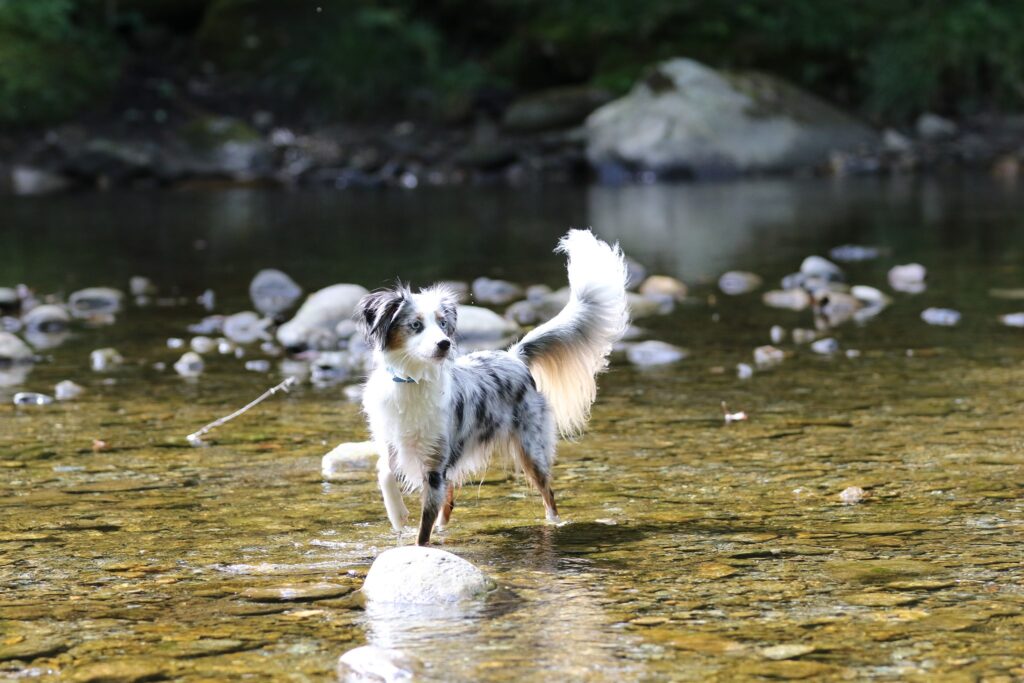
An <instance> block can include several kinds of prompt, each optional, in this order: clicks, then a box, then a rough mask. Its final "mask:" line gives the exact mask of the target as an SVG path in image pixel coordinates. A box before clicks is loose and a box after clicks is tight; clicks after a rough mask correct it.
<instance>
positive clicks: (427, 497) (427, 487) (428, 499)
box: [416, 471, 448, 545]
mask: <svg viewBox="0 0 1024 683" xmlns="http://www.w3.org/2000/svg"><path fill="white" fill-rule="evenodd" d="M447 486H448V482H446V481H445V478H444V477H442V476H441V473H440V472H437V471H430V472H427V476H425V477H424V478H423V514H422V515H421V516H420V533H419V536H418V537H417V538H416V545H427V544H428V543H430V532H431V530H432V529H433V528H434V522H435V521H436V520H437V513H438V512H440V510H441V505H443V504H444V497H445V488H446V487H447Z"/></svg>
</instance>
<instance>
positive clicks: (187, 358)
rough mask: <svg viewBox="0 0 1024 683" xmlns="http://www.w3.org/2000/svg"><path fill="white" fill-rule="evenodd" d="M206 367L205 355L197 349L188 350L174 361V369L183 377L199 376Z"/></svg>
mask: <svg viewBox="0 0 1024 683" xmlns="http://www.w3.org/2000/svg"><path fill="white" fill-rule="evenodd" d="M205 367H206V363H204V362H203V357H202V356H200V355H199V354H198V353H196V352H195V351H186V352H185V353H184V354H182V356H181V358H179V359H178V360H177V361H175V363H174V371H175V372H177V373H178V374H179V375H181V376H182V377H198V376H199V375H201V374H203V370H204V369H205Z"/></svg>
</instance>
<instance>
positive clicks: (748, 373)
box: [736, 363, 754, 379]
mask: <svg viewBox="0 0 1024 683" xmlns="http://www.w3.org/2000/svg"><path fill="white" fill-rule="evenodd" d="M736 376H737V377H739V378H740V379H750V378H751V377H753V376H754V368H752V367H750V366H749V365H747V364H746V363H739V364H738V365H737V366H736Z"/></svg>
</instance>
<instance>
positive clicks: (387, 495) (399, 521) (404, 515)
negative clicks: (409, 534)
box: [377, 445, 409, 532]
mask: <svg viewBox="0 0 1024 683" xmlns="http://www.w3.org/2000/svg"><path fill="white" fill-rule="evenodd" d="M378 450H379V453H380V454H379V456H378V458H377V483H378V484H379V485H380V492H381V493H382V494H383V495H384V508H385V509H386V510H387V511H388V519H389V520H390V521H391V526H392V527H394V529H395V531H398V532H401V531H402V527H403V526H405V522H406V520H408V519H409V508H407V507H405V501H404V500H402V489H401V488H400V487H399V486H398V480H397V479H395V475H394V473H393V472H392V471H391V459H392V458H394V457H395V451H394V448H392V447H391V446H390V445H386V446H385V448H384V449H383V450H381V449H378Z"/></svg>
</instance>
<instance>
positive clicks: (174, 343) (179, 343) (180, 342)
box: [167, 337, 185, 349]
mask: <svg viewBox="0 0 1024 683" xmlns="http://www.w3.org/2000/svg"><path fill="white" fill-rule="evenodd" d="M184 347H185V340H184V339H181V338H180V337H168V339H167V348H169V349H182V348H184Z"/></svg>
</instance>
